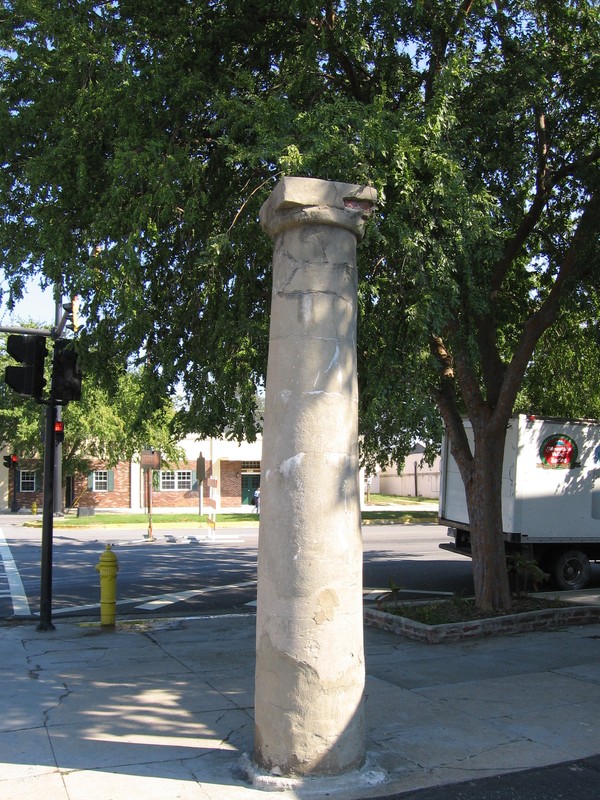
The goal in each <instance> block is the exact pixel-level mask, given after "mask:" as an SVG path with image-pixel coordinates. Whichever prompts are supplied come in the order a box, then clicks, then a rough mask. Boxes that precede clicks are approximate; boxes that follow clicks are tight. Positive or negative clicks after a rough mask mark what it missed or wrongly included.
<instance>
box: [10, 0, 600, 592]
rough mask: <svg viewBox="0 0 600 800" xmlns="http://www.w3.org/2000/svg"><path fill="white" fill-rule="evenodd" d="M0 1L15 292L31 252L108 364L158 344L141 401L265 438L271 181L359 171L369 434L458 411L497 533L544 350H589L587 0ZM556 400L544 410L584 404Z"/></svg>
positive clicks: (591, 44) (594, 237) (460, 434)
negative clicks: (69, 295)
mask: <svg viewBox="0 0 600 800" xmlns="http://www.w3.org/2000/svg"><path fill="white" fill-rule="evenodd" d="M3 9H4V14H3V19H2V25H0V48H2V50H1V52H2V61H1V83H0V91H1V93H2V101H3V102H2V107H1V109H0V141H1V142H2V144H1V145H0V147H1V148H2V177H1V179H0V180H1V183H0V206H1V208H2V219H1V222H0V246H1V248H2V255H3V263H4V267H5V270H6V273H7V277H8V280H9V282H10V285H11V287H12V291H13V292H14V293H16V294H18V292H19V290H20V287H21V286H22V281H23V277H24V276H25V275H27V274H30V273H32V272H42V273H43V274H45V275H47V276H48V278H49V279H51V280H54V281H58V280H62V281H63V282H64V285H65V287H66V288H67V289H70V290H73V291H76V292H78V293H79V294H80V295H81V296H82V297H83V299H84V304H85V313H86V315H87V319H88V325H87V329H86V331H85V333H84V335H83V336H82V341H81V349H82V355H83V356H84V358H85V359H87V363H88V369H90V368H91V369H93V368H94V367H95V368H96V370H97V372H98V374H101V373H102V374H104V376H105V378H106V379H107V380H110V378H111V376H112V375H114V374H118V372H117V373H115V372H114V370H113V368H112V365H114V364H119V363H120V364H121V365H123V364H125V363H126V362H127V361H128V360H131V359H133V360H134V361H135V360H137V361H143V363H144V364H145V367H146V368H145V370H144V380H145V382H146V386H147V391H146V392H145V397H146V399H147V400H148V401H149V402H151V401H152V399H153V398H158V397H161V396H163V395H164V394H165V392H167V391H169V390H173V388H174V387H175V386H180V387H181V389H182V391H183V393H184V396H185V403H184V407H185V414H181V415H180V416H179V418H178V423H179V426H180V429H181V430H182V431H183V430H196V431H197V432H199V433H201V434H214V433H218V432H221V431H223V430H225V429H227V430H229V431H230V432H231V433H232V434H233V435H237V436H247V437H248V438H252V435H253V433H254V431H255V429H256V425H257V415H256V413H255V411H256V405H255V402H256V401H255V398H256V389H257V387H260V386H261V384H262V381H263V376H264V370H265V365H266V347H267V329H268V307H269V296H270V271H269V270H270V267H269V262H270V247H271V245H270V242H269V241H268V239H267V237H266V236H265V235H264V233H263V232H262V231H261V230H260V228H259V226H258V222H257V217H258V209H259V207H260V205H261V204H262V202H263V201H264V200H265V199H266V197H267V196H268V194H269V193H270V191H271V190H272V188H273V186H274V184H275V182H276V180H277V178H278V177H279V176H281V175H283V174H293V175H300V176H302V175H306V176H312V177H319V178H324V179H333V180H342V181H347V182H355V183H370V184H372V185H374V186H375V187H376V188H377V190H378V193H379V197H380V210H379V214H378V218H377V220H376V221H374V222H373V223H372V224H371V226H370V228H369V231H368V233H367V237H366V239H365V241H364V243H363V244H362V245H361V249H360V253H359V268H360V271H361V275H360V289H359V293H360V294H359V300H360V328H359V329H360V334H359V337H360V338H359V343H358V344H359V348H358V349H359V383H360V389H361V395H360V397H361V400H360V402H361V417H360V418H361V428H362V433H363V434H364V442H365V448H366V452H367V454H368V453H371V454H372V455H373V457H379V458H382V457H384V456H383V454H385V457H386V458H387V457H389V456H390V455H391V456H399V457H400V456H401V455H402V454H403V453H405V452H406V451H407V449H408V447H409V446H410V444H411V442H412V440H413V439H414V437H415V435H419V436H420V437H421V438H422V439H423V440H424V441H425V442H431V441H436V440H438V439H439V430H440V418H442V419H443V421H444V423H445V425H446V428H447V430H448V431H449V434H450V436H451V440H452V443H453V452H454V453H455V455H456V457H457V461H458V463H459V467H460V469H461V473H462V475H463V479H464V481H465V486H466V487H467V494H468V501H469V503H470V508H471V511H473V509H474V505H473V504H476V502H480V505H482V507H484V506H485V505H486V502H487V501H485V500H482V498H484V497H486V496H487V495H489V494H492V495H493V494H495V493H497V494H498V501H497V504H496V506H495V508H494V510H493V514H492V516H490V515H489V514H488V516H487V520H486V522H485V524H484V522H483V520H482V519H478V520H475V515H474V520H475V521H474V522H473V524H474V525H475V527H479V528H481V527H482V526H483V527H484V528H486V529H489V530H497V529H498V525H499V524H501V522H499V521H498V513H499V502H500V500H499V484H498V480H499V478H498V475H497V474H496V473H494V471H493V470H491V469H490V464H491V461H492V460H493V458H494V457H495V454H494V451H495V450H497V448H498V444H499V441H501V438H502V437H503V436H504V430H505V428H506V423H507V420H508V417H509V415H510V413H511V412H512V410H513V408H514V407H515V404H516V403H517V399H519V402H523V403H529V402H535V403H540V404H541V405H544V404H545V402H546V398H549V397H550V395H549V394H548V395H547V394H546V393H545V392H544V391H543V378H542V376H543V374H544V367H543V362H544V353H543V352H541V350H540V348H539V347H538V342H540V340H541V341H542V342H543V348H544V349H545V350H547V351H548V353H550V352H551V349H553V348H554V347H555V345H556V343H557V340H559V339H560V345H561V347H563V348H565V347H566V348H568V347H569V344H568V342H571V343H572V348H573V350H572V351H571V350H569V353H571V352H575V351H576V345H577V347H581V346H583V342H584V341H585V348H586V349H587V348H592V350H591V352H593V347H594V344H595V338H594V336H595V322H594V324H591V322H590V321H595V320H596V319H597V316H598V305H597V295H596V293H595V291H594V290H592V288H591V287H595V286H596V285H597V282H598V268H599V263H598V262H599V258H598V252H599V248H598V232H599V227H600V211H599V206H600V200H599V196H598V185H599V181H600V168H599V159H600V141H599V131H600V125H599V122H600V120H599V111H600V58H599V56H598V53H599V52H600V24H599V23H600V19H599V15H600V12H599V9H598V5H597V3H596V2H594V0H499V2H496V3H481V2H480V3H478V2H475V1H474V0H419V2H414V3H408V2H404V3H402V2H401V3H398V2H396V1H395V0H394V2H391V0H344V2H342V1H341V0H326V2H325V3H315V2H312V0H291V2H290V0H288V2H285V3H283V2H280V0H262V1H261V0H257V1H256V2H252V3H250V2H246V1H245V0H244V1H243V2H242V0H152V2H150V0H135V2H132V1H131V0H121V2H118V1H117V0H112V1H111V0H108V2H102V3H100V2H97V0H81V2H70V1H69V0H64V1H63V0H61V2H58V3H55V4H52V5H48V4H43V3H40V2H38V0H4V3H3ZM552 326H556V327H554V328H553V327H552ZM565 326H566V327H565ZM566 329H568V330H569V337H568V338H567V337H565V338H562V337H560V335H559V332H560V331H562V330H566ZM590 337H591V338H590ZM578 340H581V341H580V343H579V344H577V342H578ZM567 361H568V359H567ZM565 363H566V362H565ZM530 364H531V365H532V372H531V376H532V377H531V384H530V387H529V389H527V390H526V391H525V393H522V394H521V395H518V393H519V390H520V388H521V387H522V385H523V381H524V380H527V369H528V366H529V365H530ZM546 374H547V372H546ZM559 385H560V384H559V382H558V381H557V380H554V384H553V386H554V389H556V390H557V391H558V389H559ZM591 385H592V384H591V383H587V382H586V381H583V382H580V383H579V386H581V387H582V388H585V387H586V386H591ZM571 388H575V387H574V386H573V384H571ZM562 395H563V396H562V397H561V398H559V397H557V396H555V397H554V398H553V400H552V404H553V405H555V406H556V407H559V406H561V407H562V408H563V409H564V410H565V411H568V410H569V409H570V408H573V409H576V410H577V413H581V414H583V413H584V412H587V409H589V410H590V411H591V412H592V413H596V404H595V403H593V404H591V403H590V404H589V405H588V404H587V403H586V402H585V399H584V398H583V396H582V395H581V394H579V395H578V397H577V398H575V396H574V395H573V397H572V398H571V400H568V399H567V397H566V396H565V395H564V393H562ZM558 400H560V403H559V402H558ZM575 400H577V402H575ZM434 401H435V402H434ZM555 401H556V402H555ZM549 405H550V403H549ZM532 410H535V412H536V413H543V412H544V410H545V409H544V407H537V408H535V409H532ZM462 414H467V415H468V416H469V417H470V418H471V420H472V422H473V424H474V431H475V446H474V449H473V448H471V447H470V446H469V445H468V443H467V440H466V435H465V431H464V429H463V427H462V423H461V415H462ZM586 415H587V414H586ZM499 437H501V438H500V439H499ZM492 443H493V444H492ZM495 469H496V470H497V466H496V467H495ZM475 485H477V486H478V487H479V489H478V492H479V494H477V492H475V490H474V488H473V487H474V486H475ZM496 489H498V491H497V492H496ZM477 497H479V501H477ZM471 506H473V507H471ZM487 510H488V512H489V511H490V509H489V507H488V509H487ZM472 521H473V520H472ZM497 538H498V537H497ZM498 563H499V562H498ZM489 574H490V575H492V576H493V575H494V570H489ZM481 591H483V590H481ZM486 591H487V590H486ZM486 602H487V603H488V604H489V603H493V604H500V605H502V603H503V602H505V600H504V601H503V600H502V599H501V598H500V599H498V597H495V598H494V599H493V600H492V599H491V595H489V593H488V594H487V600H486Z"/></svg>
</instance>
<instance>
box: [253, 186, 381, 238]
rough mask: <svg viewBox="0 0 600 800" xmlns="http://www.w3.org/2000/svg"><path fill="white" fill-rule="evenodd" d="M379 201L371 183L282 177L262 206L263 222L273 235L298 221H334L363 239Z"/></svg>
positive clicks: (330, 223) (296, 223)
mask: <svg viewBox="0 0 600 800" xmlns="http://www.w3.org/2000/svg"><path fill="white" fill-rule="evenodd" d="M376 202H377V192H376V191H375V189H373V188H372V187H371V186H358V185H356V184H353V183H339V182H337V181H324V180H320V179H319V178H295V177H289V178H282V180H280V181H279V183H278V184H277V186H276V187H275V189H274V190H273V192H272V193H271V195H270V196H269V198H268V200H266V201H265V203H264V204H263V206H262V208H261V209H260V222H261V225H262V226H263V229H264V230H265V231H266V233H267V234H268V235H269V236H270V237H271V239H274V238H275V237H276V236H277V234H279V233H281V232H282V231H285V230H287V229H289V228H293V227H296V226H298V225H333V226H337V227H341V228H346V229H347V230H350V231H352V232H353V233H354V234H355V235H356V237H357V239H358V240H360V239H362V237H363V235H364V228H365V220H367V219H368V218H369V217H370V216H371V214H372V213H373V210H374V209H375V205H376Z"/></svg>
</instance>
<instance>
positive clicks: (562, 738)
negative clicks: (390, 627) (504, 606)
mask: <svg viewBox="0 0 600 800" xmlns="http://www.w3.org/2000/svg"><path fill="white" fill-rule="evenodd" d="M254 622H255V619H254V616H253V615H251V614H248V615H242V616H215V617H205V618H196V619H172V620H156V621H153V622H144V623H126V622H120V623H119V624H118V626H117V630H116V631H115V632H105V631H102V630H101V629H99V627H98V626H97V625H90V624H82V623H77V622H75V621H73V622H65V621H63V620H60V621H58V622H57V623H56V630H55V631H53V632H45V633H43V632H38V631H37V630H36V628H35V624H34V623H25V624H19V625H14V624H8V625H5V626H4V627H0V680H1V685H2V693H1V698H2V699H1V700H0V710H1V713H0V797H1V798H2V800H39V798H44V800H131V798H143V800H256V798H259V797H260V798H264V797H265V792H264V791H263V790H262V789H261V788H257V785H256V784H255V785H250V784H249V783H248V782H246V781H245V779H244V774H243V773H242V771H241V770H240V762H242V763H243V756H244V754H251V752H252V736H253V721H252V706H253V691H254V686H253V684H254V676H253V670H254ZM365 638H366V664H367V676H368V677H367V695H366V711H367V724H368V745H367V747H368V763H367V764H366V766H365V768H364V769H363V770H362V771H361V772H360V773H357V774H353V775H350V776H346V777H344V778H340V779H311V780H307V781H304V782H303V783H300V784H299V785H296V786H294V787H290V788H287V789H284V790H283V791H281V792H280V794H279V795H278V796H279V797H282V798H286V799H287V798H325V797H328V798H333V800H335V799H336V798H339V800H357V798H360V799H361V800H364V798H373V797H378V798H382V797H392V796H394V797H395V796H398V794H403V793H408V794H409V796H410V797H411V798H412V797H413V796H414V797H415V798H417V797H418V798H434V797H435V798H442V797H443V798H444V799H445V800H452V799H453V798H456V799H457V800H458V798H463V797H464V798H466V797H470V798H471V797H473V798H475V797H481V798H483V797H490V798H491V797H500V794H492V793H490V794H485V792H484V791H483V787H484V784H481V787H482V791H481V792H479V793H477V792H475V791H474V792H473V793H471V794H469V793H468V792H465V793H463V792H462V790H460V791H459V787H458V783H459V782H462V781H472V780H475V779H479V778H486V777H489V776H498V775H501V776H502V775H505V776H508V778H506V780H508V781H509V783H510V784H511V785H513V786H519V785H520V783H522V784H523V786H527V783H526V780H527V779H529V780H531V773H526V772H523V773H520V774H519V772H518V771H519V770H528V769H530V768H532V767H536V768H539V767H544V766H545V765H554V764H563V762H569V761H572V760H575V759H592V760H591V761H590V764H592V763H595V764H598V761H597V760H596V761H595V762H594V761H593V757H594V756H595V755H596V754H598V753H600V726H599V725H598V709H599V708H600V625H587V626H581V627H570V628H564V629H559V630H554V631H545V632H540V633H527V634H515V635H512V636H503V637H497V638H487V639H480V640H475V641H468V642H457V643H452V644H438V645H428V644H423V643H419V642H414V641H409V640H407V639H404V638H400V637H397V636H395V635H394V634H391V633H387V632H384V631H380V630H376V629H373V628H367V629H366V630H365ZM247 761H248V762H249V759H248V760H247ZM553 769H557V768H553ZM561 769H562V768H561ZM569 770H571V772H572V774H575V772H573V770H576V767H575V766H564V769H563V770H562V771H563V773H564V776H566V778H567V779H568V777H569V773H568V771H569ZM580 771H581V770H580ZM502 780H504V779H502ZM552 780H553V781H554V778H553V779H552ZM484 783H485V782H484ZM441 786H445V787H446V788H445V790H444V791H443V792H442V790H441V789H439V788H438V789H436V788H430V789H426V790H425V791H423V792H419V791H416V790H420V789H424V787H441ZM471 786H472V784H471ZM475 786H478V784H475ZM280 788H281V787H280ZM494 791H495V790H494ZM415 792H416V793H415ZM503 796H505V797H511V798H513V797H520V796H521V795H519V794H517V793H508V794H504V795H503ZM523 796H525V795H523ZM528 796H529V797H532V798H533V797H536V796H537V795H535V794H531V792H530V794H529V795H528ZM555 796H556V797H557V798H558V797H565V798H566V797H573V796H578V797H583V796H586V795H582V794H577V793H576V794H575V795H574V794H570V793H567V794H556V795H555ZM544 798H545V800H551V799H552V798H553V795H552V794H548V793H546V794H544Z"/></svg>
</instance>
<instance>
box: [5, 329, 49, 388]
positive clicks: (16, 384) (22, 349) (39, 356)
mask: <svg viewBox="0 0 600 800" xmlns="http://www.w3.org/2000/svg"><path fill="white" fill-rule="evenodd" d="M6 349H7V350H8V353H9V355H11V356H12V357H13V358H14V359H15V361H20V362H21V364H23V366H22V367H14V366H10V367H6V368H5V370H4V380H5V381H6V383H7V384H8V386H10V388H11V389H14V390H15V392H18V393H19V394H22V395H25V396H26V397H35V399H36V400H39V399H41V397H42V393H43V391H44V386H45V385H46V381H45V379H44V362H45V359H46V355H47V354H48V350H47V349H46V338H45V337H44V336H39V335H29V336H21V335H18V334H12V335H11V336H9V337H8V339H7V340H6Z"/></svg>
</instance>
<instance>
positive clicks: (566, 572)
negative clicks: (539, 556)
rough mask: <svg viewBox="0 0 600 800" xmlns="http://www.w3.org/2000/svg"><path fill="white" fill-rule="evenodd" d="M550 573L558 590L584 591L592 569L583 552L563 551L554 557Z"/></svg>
mask: <svg viewBox="0 0 600 800" xmlns="http://www.w3.org/2000/svg"><path fill="white" fill-rule="evenodd" d="M548 571H549V572H550V576H551V579H552V583H553V585H554V587H555V588H556V589H584V588H585V587H586V586H587V585H588V583H589V580H590V575H591V573H592V567H591V566H590V561H589V559H588V557H587V556H586V554H585V553H584V552H583V551H582V550H561V551H560V552H559V553H557V554H555V555H553V557H552V561H551V562H550V569H549V570H548Z"/></svg>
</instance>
